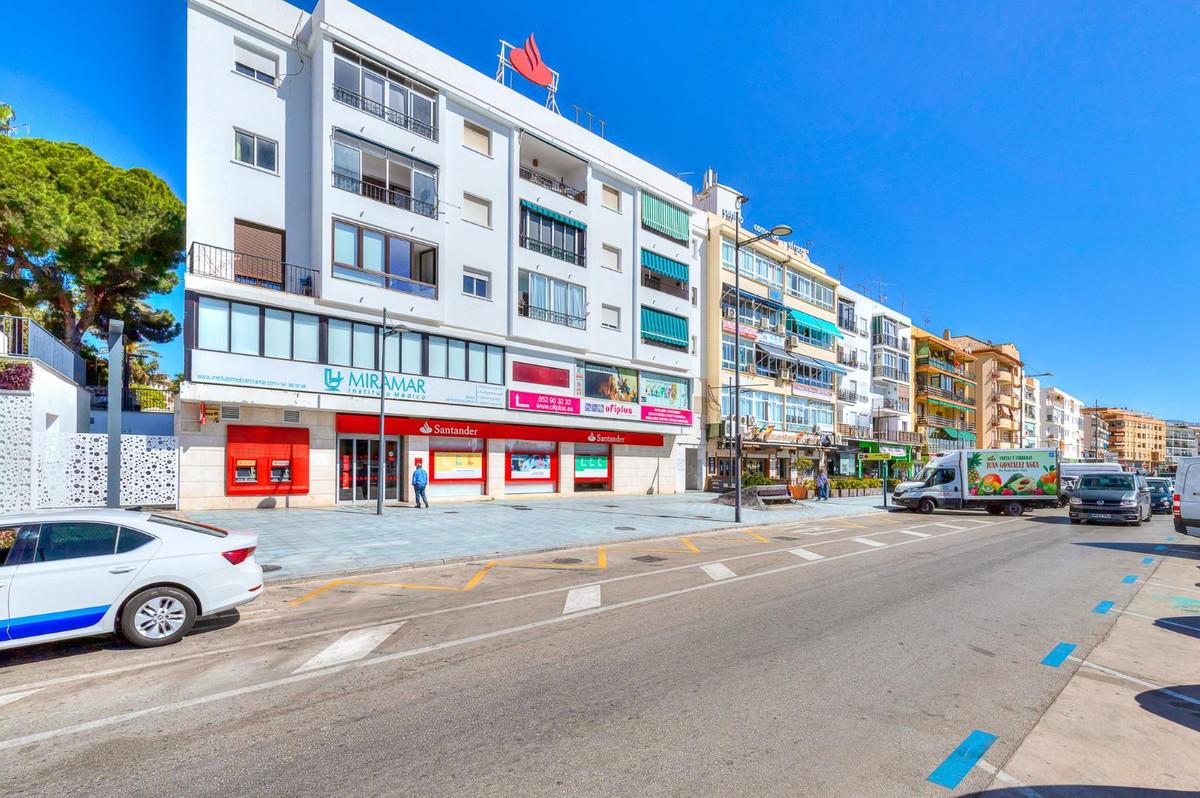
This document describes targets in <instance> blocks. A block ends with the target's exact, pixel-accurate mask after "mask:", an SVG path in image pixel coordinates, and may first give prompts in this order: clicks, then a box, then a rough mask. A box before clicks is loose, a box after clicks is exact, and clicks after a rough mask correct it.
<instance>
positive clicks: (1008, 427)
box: [992, 417, 1017, 432]
mask: <svg viewBox="0 0 1200 798" xmlns="http://www.w3.org/2000/svg"><path fill="white" fill-rule="evenodd" d="M992 426H993V427H995V428H996V429H999V430H1004V431H1006V432H1016V431H1017V420H1016V419H1013V418H1004V417H999V418H994V419H992Z"/></svg>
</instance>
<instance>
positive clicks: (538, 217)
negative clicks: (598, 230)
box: [521, 200, 587, 266]
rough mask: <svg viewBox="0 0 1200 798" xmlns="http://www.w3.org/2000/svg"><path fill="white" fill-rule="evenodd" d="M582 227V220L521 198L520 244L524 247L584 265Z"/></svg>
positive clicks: (584, 236)
mask: <svg viewBox="0 0 1200 798" xmlns="http://www.w3.org/2000/svg"><path fill="white" fill-rule="evenodd" d="M586 230H587V226H586V225H584V224H583V223H582V222H577V221H575V220H574V219H572V218H570V217H569V216H563V215H562V214H560V213H555V212H554V211H550V210H547V209H545V208H542V207H540V206H537V205H534V204H533V203H531V202H528V201H527V200H521V246H522V247H524V248H525V249H530V250H533V251H534V252H540V253H541V254H543V255H549V256H550V257H552V258H557V259H558V260H563V261H566V262H567V263H574V264H575V265H577V266H586V265H587V264H586V263H585V261H584V244H585V239H586V237H587V235H586Z"/></svg>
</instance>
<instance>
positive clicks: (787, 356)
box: [754, 341, 796, 363]
mask: <svg viewBox="0 0 1200 798" xmlns="http://www.w3.org/2000/svg"><path fill="white" fill-rule="evenodd" d="M754 345H755V346H757V347H758V348H759V349H761V350H762V351H763V352H765V353H766V354H768V355H770V356H771V357H775V358H779V359H780V360H782V361H785V362H787V363H795V362H796V356H795V355H793V354H792V353H791V352H785V351H784V350H782V349H780V348H779V347H778V346H775V345H773V344H764V343H763V342H762V341H755V342H754Z"/></svg>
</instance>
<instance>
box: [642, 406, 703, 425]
mask: <svg viewBox="0 0 1200 798" xmlns="http://www.w3.org/2000/svg"><path fill="white" fill-rule="evenodd" d="M642 421H657V422H659V423H661V424H684V425H688V424H691V423H692V411H691V410H678V409H676V408H674V407H652V406H650V405H642Z"/></svg>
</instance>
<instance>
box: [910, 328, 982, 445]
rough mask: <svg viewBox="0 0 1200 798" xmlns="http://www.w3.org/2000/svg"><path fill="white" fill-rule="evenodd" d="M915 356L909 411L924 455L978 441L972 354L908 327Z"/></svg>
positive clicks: (952, 343)
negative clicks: (911, 407)
mask: <svg viewBox="0 0 1200 798" xmlns="http://www.w3.org/2000/svg"><path fill="white" fill-rule="evenodd" d="M912 338H913V352H914V354H915V356H916V359H915V362H916V368H915V374H914V379H915V385H914V391H915V394H914V397H915V401H914V406H913V414H914V420H915V422H916V430H917V435H918V436H919V437H920V440H921V444H922V446H923V447H924V450H925V452H926V455H927V456H932V455H937V454H940V453H942V452H947V451H952V450H954V449H972V448H975V446H976V444H977V442H978V428H977V423H976V416H977V414H978V406H977V398H978V393H979V389H978V383H977V382H976V377H975V361H976V358H975V356H974V355H972V354H971V353H970V352H969V351H968V350H967V349H966V348H965V347H963V346H961V345H960V344H957V343H954V342H953V341H950V340H948V339H946V338H942V337H940V336H938V335H936V334H934V333H932V332H929V331H928V330H922V329H921V328H920V327H915V326H914V327H913V328H912Z"/></svg>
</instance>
